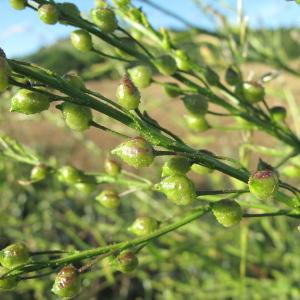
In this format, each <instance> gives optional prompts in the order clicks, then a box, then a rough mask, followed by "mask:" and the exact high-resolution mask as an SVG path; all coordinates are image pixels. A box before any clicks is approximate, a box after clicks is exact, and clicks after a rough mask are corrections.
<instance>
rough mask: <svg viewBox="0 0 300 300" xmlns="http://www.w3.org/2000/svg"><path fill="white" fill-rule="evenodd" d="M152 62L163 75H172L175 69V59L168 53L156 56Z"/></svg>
mask: <svg viewBox="0 0 300 300" xmlns="http://www.w3.org/2000/svg"><path fill="white" fill-rule="evenodd" d="M153 63H154V65H155V67H156V68H157V70H158V71H159V72H160V73H161V74H163V75H173V74H174V73H175V72H176V71H177V65H176V61H175V60H174V58H173V57H172V56H170V55H162V56H160V57H158V58H156V59H155V60H154V61H153Z"/></svg>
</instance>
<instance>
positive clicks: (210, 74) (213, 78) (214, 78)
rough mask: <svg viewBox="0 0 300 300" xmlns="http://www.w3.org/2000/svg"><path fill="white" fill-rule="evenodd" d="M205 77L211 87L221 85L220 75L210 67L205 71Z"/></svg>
mask: <svg viewBox="0 0 300 300" xmlns="http://www.w3.org/2000/svg"><path fill="white" fill-rule="evenodd" d="M203 73H204V77H205V79H206V81H207V83H208V84H209V85H212V86H215V85H218V84H219V83H220V77H219V75H218V74H217V73H216V72H215V71H214V70H213V69H211V68H210V67H206V68H204V69H203Z"/></svg>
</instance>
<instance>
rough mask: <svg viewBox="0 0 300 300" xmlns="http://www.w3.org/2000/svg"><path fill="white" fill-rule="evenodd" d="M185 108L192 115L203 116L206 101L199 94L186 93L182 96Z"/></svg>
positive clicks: (205, 109) (206, 107)
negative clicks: (186, 94)
mask: <svg viewBox="0 0 300 300" xmlns="http://www.w3.org/2000/svg"><path fill="white" fill-rule="evenodd" d="M183 103H184V106H185V107H186V109H187V110H188V111H189V112H190V113H191V114H193V115H196V116H204V115H205V114H206V113H207V110H208V101H207V99H206V98H205V97H203V96H201V95H188V96H185V97H183Z"/></svg>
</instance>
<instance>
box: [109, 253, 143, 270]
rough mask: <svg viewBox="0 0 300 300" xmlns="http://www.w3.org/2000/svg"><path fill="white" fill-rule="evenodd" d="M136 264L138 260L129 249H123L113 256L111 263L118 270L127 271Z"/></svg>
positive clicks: (134, 267) (133, 268) (132, 268)
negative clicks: (112, 262)
mask: <svg viewBox="0 0 300 300" xmlns="http://www.w3.org/2000/svg"><path fill="white" fill-rule="evenodd" d="M138 264H139V261H138V258H137V256H136V254H135V253H134V252H133V251H131V250H124V251H122V252H121V253H120V254H119V255H118V256H117V257H116V258H115V262H114V264H113V265H114V267H115V268H116V269H117V270H118V271H120V272H122V273H129V272H132V271H133V270H135V269H136V268H137V266H138Z"/></svg>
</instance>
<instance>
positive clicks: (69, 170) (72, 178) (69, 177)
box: [57, 166, 83, 184]
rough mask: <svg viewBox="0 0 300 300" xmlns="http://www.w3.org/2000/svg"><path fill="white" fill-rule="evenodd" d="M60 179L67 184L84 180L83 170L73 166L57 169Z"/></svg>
mask: <svg viewBox="0 0 300 300" xmlns="http://www.w3.org/2000/svg"><path fill="white" fill-rule="evenodd" d="M57 178H58V180H59V181H61V182H63V183H67V184H76V183H78V182H81V181H82V178H83V175H82V172H81V171H79V170H78V169H76V168H74V167H72V166H63V167H61V168H59V169H58V170H57Z"/></svg>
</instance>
